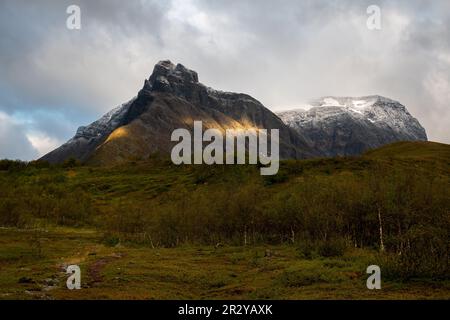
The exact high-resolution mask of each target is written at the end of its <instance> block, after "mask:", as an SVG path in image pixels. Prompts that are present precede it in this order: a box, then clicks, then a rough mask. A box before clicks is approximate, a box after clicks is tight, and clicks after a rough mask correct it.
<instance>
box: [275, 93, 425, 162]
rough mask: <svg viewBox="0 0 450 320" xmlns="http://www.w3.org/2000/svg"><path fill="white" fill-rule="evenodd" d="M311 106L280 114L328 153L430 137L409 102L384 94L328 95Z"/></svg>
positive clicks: (349, 152) (351, 152) (355, 152)
mask: <svg viewBox="0 0 450 320" xmlns="http://www.w3.org/2000/svg"><path fill="white" fill-rule="evenodd" d="M310 107H311V108H310V109H309V110H303V109H299V110H292V111H285V112H279V113H278V116H280V118H281V119H282V120H283V121H284V122H285V123H286V124H287V125H288V126H290V127H291V128H293V129H295V130H296V131H297V132H299V133H301V134H303V135H304V136H305V137H306V138H307V139H308V140H310V141H311V142H312V147H313V148H314V149H315V150H316V151H318V152H320V153H322V154H324V155H326V156H337V155H340V156H346V155H358V154H361V153H363V152H364V151H366V150H368V149H374V148H378V147H380V146H382V145H385V144H389V143H392V142H396V141H426V140H427V135H426V133H425V129H424V128H423V127H422V126H421V125H420V123H419V122H418V121H417V120H416V119H415V118H414V117H412V116H411V115H410V114H409V112H408V110H406V108H405V106H403V105H402V104H400V103H399V102H397V101H393V100H390V99H387V98H384V97H381V96H367V97H359V98H349V97H344V98H343V97H324V98H321V99H319V100H317V101H314V102H312V103H311V106H310Z"/></svg>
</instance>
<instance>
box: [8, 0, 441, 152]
mask: <svg viewBox="0 0 450 320" xmlns="http://www.w3.org/2000/svg"><path fill="white" fill-rule="evenodd" d="M71 4H76V5H78V6H80V8H81V30H69V29H67V27H66V19H67V17H68V16H69V15H68V14H67V13H66V9H67V7H68V6H69V5H71ZM371 4H375V5H378V6H379V7H380V8H381V30H369V29H368V28H367V26H366V21H367V18H368V17H369V15H368V14H367V13H366V10H367V7H368V6H369V5H371ZM162 59H170V60H172V61H173V62H175V63H178V62H179V63H182V64H184V65H185V66H186V67H188V68H190V69H193V70H196V71H197V72H198V73H199V78H200V81H201V82H203V83H204V84H206V85H208V86H211V87H214V88H216V89H220V90H227V91H236V92H245V93H248V94H250V95H252V96H253V97H255V98H256V99H258V100H260V101H261V102H262V103H263V104H264V105H265V106H267V107H268V108H270V109H271V110H273V111H276V110H283V109H291V108H295V107H298V106H302V105H303V104H304V103H306V102H308V101H309V100H311V99H314V98H317V97H320V96H324V95H337V96H363V95H370V94H379V95H383V96H387V97H389V98H392V99H395V100H398V101H400V102H401V103H403V104H404V105H405V106H406V107H407V108H408V110H409V111H410V113H411V114H412V115H413V116H415V117H416V118H418V119H419V121H420V122H421V123H422V125H423V126H424V127H425V129H426V130H427V133H428V136H429V139H430V140H433V141H440V142H445V143H450V1H448V0H441V1H439V0H433V1H410V0H404V1H401V0H398V1H392V0H391V1H375V0H371V1H361V0H343V1H320V0H310V1H301V0H297V1H287V0H284V1H283V0H281V1H274V0H272V1H262V0H248V1H245V0H236V1H233V0H220V1H214V0H203V1H202V0H198V1H196V0H172V1H169V0H159V1H151V0H148V1H147V0H140V1H138V0H136V1H133V0H130V1H119V0H103V1H100V0H89V1H75V0H71V1H64V0H53V1H44V0H36V1H20V0H19V1H18V0H1V1H0V158H20V159H26V160H29V159H33V158H36V157H38V156H40V155H43V154H44V153H46V152H48V151H50V150H51V149H53V148H55V147H57V146H59V145H60V144H61V143H63V142H65V141H66V140H67V139H69V138H71V137H72V136H73V135H74V133H75V131H76V128H77V127H78V126H80V125H86V124H88V123H90V122H92V121H94V120H96V119H97V118H99V117H100V116H101V115H102V114H104V113H106V112H107V111H109V110H110V109H112V108H113V107H115V106H117V105H119V104H121V103H123V102H125V101H128V100H129V99H130V98H132V97H133V96H135V95H136V94H137V92H138V90H139V89H140V88H141V87H142V85H143V82H144V79H145V78H148V77H149V76H150V73H151V71H152V70H153V66H154V64H155V63H156V62H158V61H159V60H162Z"/></svg>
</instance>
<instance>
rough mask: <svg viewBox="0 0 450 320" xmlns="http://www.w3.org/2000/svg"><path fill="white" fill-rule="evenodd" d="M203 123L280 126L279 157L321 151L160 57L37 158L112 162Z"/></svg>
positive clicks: (160, 149)
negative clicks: (121, 100)
mask: <svg viewBox="0 0 450 320" xmlns="http://www.w3.org/2000/svg"><path fill="white" fill-rule="evenodd" d="M197 120H201V121H203V128H204V129H207V128H216V129H219V130H221V131H224V130H226V129H229V128H235V129H248V128H264V129H267V130H270V129H279V130H280V131H279V134H280V157H281V158H308V157H313V156H318V155H320V154H319V153H318V152H316V151H315V150H313V149H312V148H311V147H310V145H311V142H310V141H307V139H305V138H304V137H303V136H302V134H301V133H298V132H296V131H295V130H293V129H291V128H290V127H288V126H287V125H285V124H284V123H283V122H282V121H281V119H280V118H279V117H278V116H276V115H275V114H274V113H272V112H271V111H270V110H269V109H267V108H266V107H264V106H263V105H262V104H261V103H260V102H259V101H257V100H256V99H254V98H252V97H250V96H249V95H246V94H242V93H232V92H223V91H218V90H214V89H212V88H209V87H207V86H205V85H203V84H201V83H200V82H199V80H198V75H197V73H196V72H195V71H192V70H189V69H187V68H186V67H184V66H183V65H181V64H177V65H174V64H173V63H172V62H170V61H168V60H166V61H160V62H159V63H158V64H156V65H155V67H154V70H153V73H152V74H151V76H150V78H149V79H148V80H145V82H144V86H143V88H142V89H141V90H140V91H139V93H138V95H137V96H136V97H135V98H133V99H132V100H130V101H129V102H127V103H125V104H123V105H121V106H119V107H117V108H115V109H113V110H112V111H110V112H108V113H107V114H106V115H104V116H103V117H102V118H101V119H99V120H98V121H95V122H93V123H92V124H90V125H88V126H86V127H80V128H79V129H78V130H77V133H76V134H75V136H74V137H73V138H72V139H70V140H69V141H68V142H67V143H65V144H64V145H62V146H61V147H59V148H57V149H56V150H54V151H52V152H50V153H48V154H47V155H45V156H44V157H42V158H41V160H45V161H48V162H50V163H61V162H63V161H65V160H66V159H68V158H75V159H78V160H80V161H82V162H87V163H91V164H100V165H102V164H113V163H119V162H121V161H125V160H128V159H135V158H146V157H149V156H150V155H152V154H154V153H161V154H169V153H170V151H171V149H172V147H173V145H174V144H175V143H173V142H171V139H170V137H171V134H172V132H173V130H175V129H178V128H186V129H189V130H191V131H192V130H193V122H194V121H197Z"/></svg>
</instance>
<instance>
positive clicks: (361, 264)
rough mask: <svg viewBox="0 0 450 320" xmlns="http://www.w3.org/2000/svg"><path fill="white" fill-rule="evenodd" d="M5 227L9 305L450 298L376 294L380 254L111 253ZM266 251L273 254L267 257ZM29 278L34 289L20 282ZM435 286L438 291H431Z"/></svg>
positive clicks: (0, 290) (255, 249)
mask: <svg viewBox="0 0 450 320" xmlns="http://www.w3.org/2000/svg"><path fill="white" fill-rule="evenodd" d="M32 233H33V231H31V230H30V231H26V230H17V229H0V259H1V260H0V261H1V268H2V269H1V270H2V272H1V273H0V298H1V299H437V298H439V299H442V298H444V299H448V298H449V297H450V282H448V281H435V282H432V283H430V282H420V281H419V282H412V283H402V282H392V281H383V282H382V290H376V291H372V290H368V289H367V288H366V286H365V281H366V279H367V275H366V274H365V269H366V267H367V266H368V264H369V263H374V262H376V258H375V257H376V253H375V252H373V251H370V250H360V249H354V250H350V251H348V252H347V253H346V254H345V255H344V256H343V257H339V258H316V259H313V260H305V259H302V258H301V257H300V256H299V254H298V251H297V250H296V248H295V247H294V246H289V245H279V246H248V247H243V246H239V247H234V246H224V247H220V248H217V249H216V248H214V247H209V246H181V247H179V248H172V249H165V248H159V249H151V248H148V247H140V246H133V245H130V246H128V245H119V246H116V247H108V246H105V245H103V244H102V242H101V234H99V233H97V232H95V231H92V230H84V229H70V228H55V229H48V230H46V231H45V232H43V233H42V235H41V238H40V239H41V241H42V256H41V257H36V256H34V255H33V249H32V248H31V247H30V243H29V241H28V239H30V238H32V237H33V234H32ZM266 250H270V252H271V253H272V254H271V255H270V256H266V254H265V252H266ZM70 264H78V265H79V266H80V267H81V272H82V289H81V290H74V291H71V290H68V289H67V288H66V287H65V281H66V279H67V275H66V274H65V273H64V270H63V266H67V265H70ZM23 277H26V278H29V279H30V280H31V281H32V283H19V279H21V278H23ZM430 287H432V288H433V289H432V290H430Z"/></svg>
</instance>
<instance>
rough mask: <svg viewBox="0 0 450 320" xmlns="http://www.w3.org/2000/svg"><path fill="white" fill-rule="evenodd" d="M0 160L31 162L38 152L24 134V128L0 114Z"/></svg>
mask: <svg viewBox="0 0 450 320" xmlns="http://www.w3.org/2000/svg"><path fill="white" fill-rule="evenodd" d="M0 123H1V126H0V137H1V139H0V159H4V158H8V159H22V160H32V159H34V158H36V157H37V156H38V151H37V150H36V149H35V148H34V147H33V145H32V143H31V142H30V140H28V138H27V136H26V135H25V134H24V128H23V127H22V126H21V125H20V124H19V123H17V122H16V121H14V120H13V119H11V118H10V117H9V116H8V115H6V114H4V113H2V112H0Z"/></svg>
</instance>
